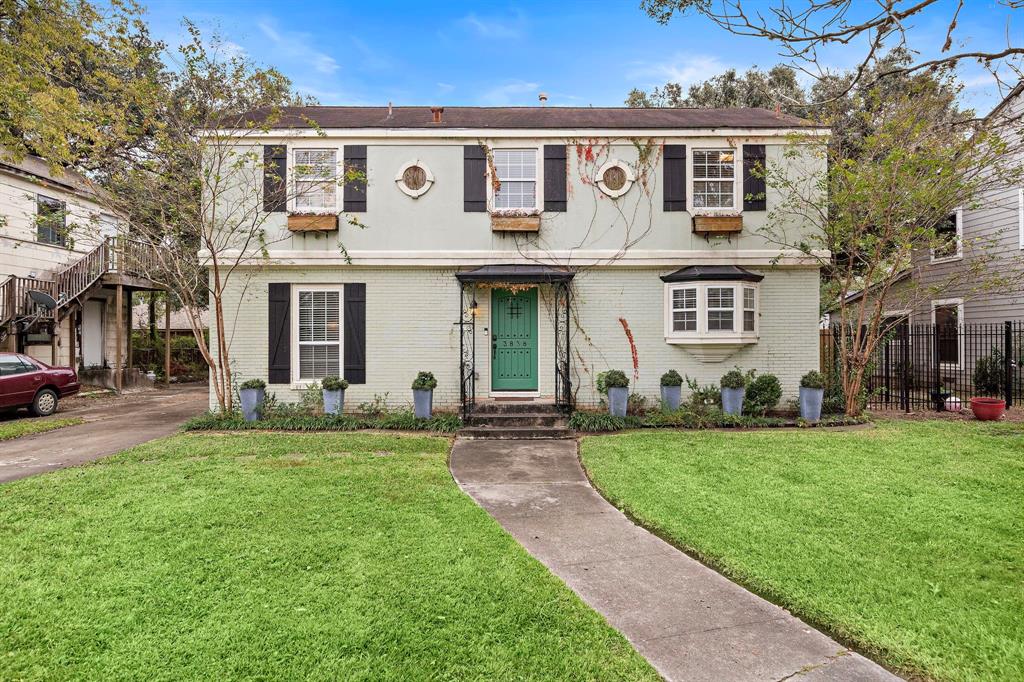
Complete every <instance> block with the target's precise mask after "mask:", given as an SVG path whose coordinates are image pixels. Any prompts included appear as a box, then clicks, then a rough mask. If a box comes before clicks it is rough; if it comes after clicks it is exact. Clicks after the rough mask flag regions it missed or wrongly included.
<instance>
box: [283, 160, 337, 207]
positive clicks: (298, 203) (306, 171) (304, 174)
mask: <svg viewBox="0 0 1024 682" xmlns="http://www.w3.org/2000/svg"><path fill="white" fill-rule="evenodd" d="M294 153H295V170H294V172H293V173H294V174H293V177H294V189H295V210H296V211H333V210H335V209H336V208H337V199H336V197H337V191H338V151H337V150H336V149H296V150H295V152H294Z"/></svg>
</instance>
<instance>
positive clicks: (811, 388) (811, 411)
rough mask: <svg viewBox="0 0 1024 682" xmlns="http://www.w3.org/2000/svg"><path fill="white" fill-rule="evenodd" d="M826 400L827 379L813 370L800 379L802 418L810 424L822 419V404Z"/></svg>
mask: <svg viewBox="0 0 1024 682" xmlns="http://www.w3.org/2000/svg"><path fill="white" fill-rule="evenodd" d="M824 399H825V377H824V376H822V374H821V372H819V371H818V370H816V369H812V370H811V371H810V372H808V373H807V374H805V375H803V376H802V377H801V378H800V418H801V419H805V420H807V421H809V422H817V421H819V420H820V419H821V403H822V401H823V400H824Z"/></svg>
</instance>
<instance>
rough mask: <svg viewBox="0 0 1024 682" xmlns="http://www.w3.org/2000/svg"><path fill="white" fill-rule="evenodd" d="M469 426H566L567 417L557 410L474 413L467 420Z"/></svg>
mask: <svg viewBox="0 0 1024 682" xmlns="http://www.w3.org/2000/svg"><path fill="white" fill-rule="evenodd" d="M466 424H467V425H468V426H500V427H509V426H565V417H563V416H562V415H560V414H558V413H557V412H510V413H508V414H490V413H486V412H484V413H474V414H471V415H469V418H468V419H467V420H466Z"/></svg>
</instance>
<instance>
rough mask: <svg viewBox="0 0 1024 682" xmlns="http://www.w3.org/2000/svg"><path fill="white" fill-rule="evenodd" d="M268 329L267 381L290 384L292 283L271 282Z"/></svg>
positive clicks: (268, 295)
mask: <svg viewBox="0 0 1024 682" xmlns="http://www.w3.org/2000/svg"><path fill="white" fill-rule="evenodd" d="M267 288H268V291H267V300H268V301H269V310H268V319H267V330H268V335H269V338H268V340H267V345H268V348H269V353H270V354H269V358H268V361H267V383H270V384H288V383H291V380H292V376H291V375H292V344H291V336H292V335H291V329H292V328H291V311H290V310H289V309H290V307H291V302H292V301H291V299H292V285H291V284H288V283H284V284H269V285H268V287H267Z"/></svg>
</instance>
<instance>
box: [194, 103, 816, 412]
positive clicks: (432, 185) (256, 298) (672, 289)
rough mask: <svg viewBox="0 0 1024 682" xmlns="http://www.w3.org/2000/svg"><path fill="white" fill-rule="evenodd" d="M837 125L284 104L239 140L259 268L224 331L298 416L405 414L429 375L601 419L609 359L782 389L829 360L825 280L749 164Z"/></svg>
mask: <svg viewBox="0 0 1024 682" xmlns="http://www.w3.org/2000/svg"><path fill="white" fill-rule="evenodd" d="M279 114H280V115H279ZM268 115H269V112H268V111H256V112H250V113H249V114H247V115H246V116H245V117H244V118H245V119H247V120H250V121H255V122H256V125H257V126H259V125H260V122H261V121H263V120H265V119H266V117H267V116H268ZM278 115H279V116H278ZM827 132H828V131H827V130H826V129H823V128H820V127H817V126H814V125H811V124H809V123H808V122H806V121H803V120H800V119H797V118H794V117H792V116H788V115H782V114H777V113H774V112H772V111H768V110H763V109H726V110H714V109H702V110H698V109H624V108H561V107H558V108H556V107H550V108H548V107H523V108H518V107H517V108H511V107H509V108H475V107H449V108H443V109H442V108H440V107H433V108H428V107H394V108H391V107H320V106H317V107H302V108H289V109H285V110H284V111H283V112H275V118H274V122H273V123H272V124H270V125H269V126H268V127H267V129H265V130H260V131H257V132H255V133H254V132H253V131H251V130H250V131H247V132H246V134H245V135H244V140H245V144H252V142H253V140H254V139H256V140H257V144H258V145H259V146H260V147H262V149H259V148H258V149H257V150H256V152H257V153H256V154H254V155H253V156H254V158H256V157H258V158H260V159H263V160H264V174H265V177H264V183H263V184H264V187H263V192H262V202H263V210H264V211H266V212H267V213H268V214H269V215H268V216H267V220H266V223H265V230H266V235H265V239H266V243H267V244H268V247H267V253H266V257H265V258H261V259H259V260H258V262H252V263H251V265H250V268H249V272H248V276H247V277H246V278H244V279H237V278H236V279H234V280H232V281H233V283H232V284H231V285H230V286H229V289H228V292H227V295H226V298H225V302H226V305H225V315H226V319H225V327H226V329H224V330H221V329H218V328H217V327H216V324H213V325H212V333H213V334H214V335H217V334H221V333H224V334H226V335H227V339H228V342H229V344H230V348H231V362H232V366H233V369H234V372H235V376H236V378H237V379H238V380H239V381H241V380H244V379H247V378H254V377H255V378H263V379H265V380H267V381H268V382H269V384H270V386H269V390H270V391H272V392H273V393H274V394H275V395H276V396H277V398H278V399H279V400H286V401H290V400H298V399H299V397H300V392H301V391H302V390H303V389H304V387H306V386H308V385H309V384H311V383H312V382H315V381H317V380H318V379H321V378H323V377H324V376H328V375H340V376H344V377H345V378H346V379H347V380H348V381H349V383H350V389H349V391H348V398H347V404H348V405H349V406H351V407H355V406H356V405H357V404H358V403H360V402H363V401H368V400H371V399H373V398H374V397H375V396H381V397H385V396H386V400H387V401H388V402H389V403H391V404H393V405H400V404H408V402H409V400H410V398H411V394H410V390H409V387H410V383H411V382H412V380H413V378H414V377H415V375H416V373H417V372H418V371H420V370H425V371H431V372H433V373H434V374H435V375H436V376H437V379H438V384H439V385H438V389H437V391H436V392H435V403H436V404H440V405H442V406H445V407H455V406H457V405H459V404H460V403H461V404H462V405H463V406H464V407H466V408H467V409H468V408H471V407H472V405H473V404H474V403H479V402H481V401H490V400H507V399H519V400H539V401H554V402H556V403H557V404H559V405H560V406H563V407H568V406H570V405H572V404H580V405H594V404H597V403H598V401H599V400H600V396H599V395H598V393H597V391H596V388H595V384H596V376H597V375H598V373H600V372H602V371H605V370H607V369H609V368H617V369H622V370H624V371H625V372H626V374H627V375H631V376H633V378H634V380H633V386H632V390H633V391H635V392H637V393H639V394H641V395H644V396H646V397H647V398H648V399H649V400H650V401H651V402H652V403H654V402H656V400H657V396H658V390H659V389H658V385H659V378H660V376H661V374H662V373H664V372H665V371H666V370H669V369H676V370H678V371H679V372H680V373H683V374H687V375H690V376H691V377H695V378H697V379H698V380H699V381H701V382H702V383H711V382H714V383H717V381H718V379H719V378H720V377H721V375H722V374H723V373H724V372H725V371H727V370H728V369H731V368H732V367H733V366H734V365H739V366H741V367H743V368H754V369H758V370H761V371H770V372H773V373H775V374H777V375H778V376H779V378H780V379H781V380H782V383H783V385H784V386H785V388H786V393H787V394H789V395H792V394H794V393H795V391H796V387H797V382H798V380H799V377H800V376H801V375H802V374H803V373H805V372H806V371H808V370H810V369H816V368H817V367H818V329H817V326H818V316H819V308H818V306H819V272H818V266H817V263H816V262H815V261H814V260H813V259H809V258H807V257H806V256H805V255H804V256H802V255H801V254H799V253H797V252H789V251H781V250H780V249H779V247H778V246H776V245H774V244H773V243H772V242H771V240H769V239H766V238H765V235H764V234H762V233H761V230H762V228H763V227H764V226H765V225H766V224H767V222H768V220H769V214H770V212H771V209H772V208H773V206H777V205H778V204H779V203H780V202H779V197H778V195H777V193H776V191H775V190H774V189H773V188H772V187H770V186H769V187H765V182H764V179H763V176H762V175H761V174H759V173H758V172H756V171H755V170H754V169H755V168H758V167H765V166H768V167H771V166H772V165H773V164H779V165H784V164H792V163H795V161H794V160H793V159H794V157H793V155H789V154H786V149H787V147H788V146H789V145H791V144H793V139H794V137H793V136H794V134H799V135H800V136H802V139H804V140H806V139H807V136H810V137H812V138H813V137H824V136H825V135H827ZM240 139H242V137H240ZM799 158H800V159H801V160H802V161H801V163H804V165H805V166H806V168H807V169H809V172H811V173H820V172H821V171H822V169H823V161H822V160H820V159H818V158H817V157H816V156H814V155H810V154H808V155H803V156H800V157H799ZM353 170H355V171H356V173H355V174H353V173H352V171H353ZM353 175H355V176H356V177H354V178H353V177H352V176H353ZM346 178H348V180H347V181H346ZM339 216H340V217H341V219H339ZM347 217H356V218H357V219H358V222H359V223H360V224H361V225H360V226H354V225H352V224H351V221H350V220H348V219H347ZM790 229H791V230H805V231H810V230H814V229H816V228H815V226H813V225H809V224H807V225H805V224H802V223H799V222H798V223H796V224H794V225H791V226H790ZM791 234H792V233H791Z"/></svg>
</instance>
